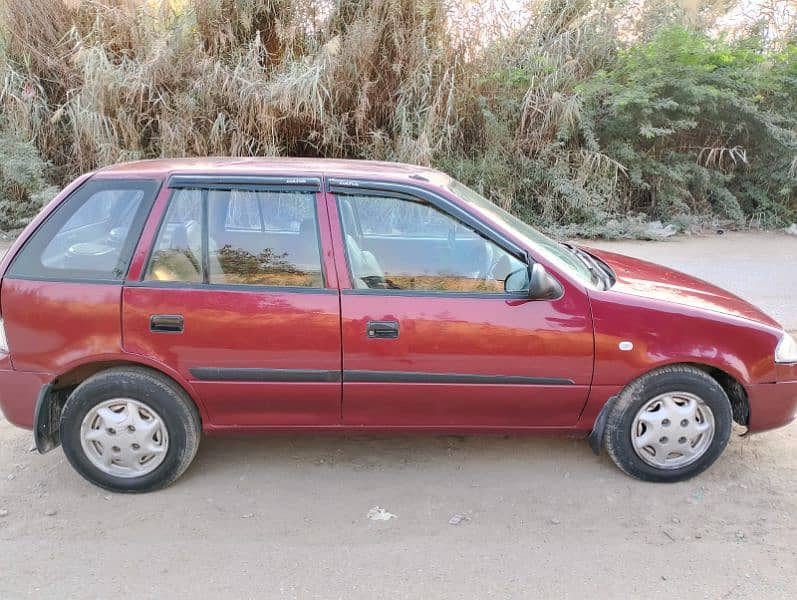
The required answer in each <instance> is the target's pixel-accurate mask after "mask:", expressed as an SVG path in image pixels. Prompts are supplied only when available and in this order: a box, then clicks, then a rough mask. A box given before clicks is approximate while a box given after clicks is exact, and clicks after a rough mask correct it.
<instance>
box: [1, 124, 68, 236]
mask: <svg viewBox="0 0 797 600" xmlns="http://www.w3.org/2000/svg"><path fill="white" fill-rule="evenodd" d="M45 168H46V164H45V163H44V162H43V161H42V160H41V158H39V154H38V152H37V150H36V147H35V146H34V145H33V144H32V143H30V142H29V141H26V140H22V139H20V138H19V137H18V136H17V135H15V134H13V133H10V132H8V131H7V130H6V129H0V229H2V230H6V231H8V230H15V229H20V228H22V227H24V226H25V225H26V224H27V222H28V221H29V220H30V219H31V218H32V217H33V216H34V215H35V214H36V213H37V212H38V211H39V209H41V207H42V206H43V205H44V204H45V203H46V202H48V201H49V200H51V199H52V198H53V197H54V196H55V194H56V193H57V189H56V188H54V187H52V186H50V185H48V184H47V183H46V181H45Z"/></svg>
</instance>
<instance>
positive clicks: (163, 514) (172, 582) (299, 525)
mask: <svg viewBox="0 0 797 600" xmlns="http://www.w3.org/2000/svg"><path fill="white" fill-rule="evenodd" d="M593 245H596V246H601V247H604V248H609V249H615V250H617V251H620V252H624V253H628V254H632V255H637V256H640V257H643V258H648V259H652V260H656V261H658V262H662V263H665V264H668V265H672V266H674V267H676V268H680V269H682V270H685V271H689V272H692V273H695V274H697V275H699V276H701V277H704V278H706V279H709V280H712V281H714V282H716V283H719V284H721V285H723V286H725V287H728V288H730V289H731V290H734V291H737V292H738V293H740V294H741V295H743V296H745V297H748V298H749V299H751V300H752V301H753V302H755V303H757V304H759V305H761V306H762V307H763V308H765V309H767V310H768V311H770V312H771V313H772V314H773V315H774V316H775V317H777V318H778V319H780V320H781V322H782V323H783V324H784V325H786V326H787V327H788V328H790V329H797V306H795V300H794V298H795V297H797V238H794V237H787V236H786V235H780V234H766V235H763V234H734V233H730V234H726V235H723V236H711V237H702V238H681V239H677V240H670V241H666V242H656V243H651V242H622V243H600V244H598V243H594V244H593ZM31 445H32V440H31V435H30V433H29V432H27V431H23V430H19V429H15V428H13V427H12V426H10V425H9V424H8V423H7V422H6V421H4V420H2V418H0V515H3V516H0V598H1V599H7V598H9V599H13V598H27V597H52V596H55V595H56V594H57V595H59V596H61V597H68V598H108V597H111V596H116V597H123V598H128V597H136V598H162V597H173V598H204V597H224V598H227V597H234V598H343V599H348V598H369V599H370V598H381V597H389V598H438V597H446V598H515V597H545V598H567V597H573V598H578V597H584V596H588V595H589V596H591V597H640V598H673V597H676V598H794V597H795V596H797V524H795V517H797V426H794V425H792V426H789V427H787V428H784V429H781V430H778V431H774V432H771V433H768V434H763V435H759V436H752V437H750V438H739V437H736V438H734V439H732V441H731V443H730V446H729V447H728V449H727V450H726V452H725V454H724V455H723V456H722V458H721V459H720V460H719V461H718V462H717V464H715V465H714V467H712V468H711V469H710V470H709V471H708V472H707V473H705V474H703V475H702V476H700V477H698V478H697V479H693V480H691V481H688V482H684V483H679V484H674V485H654V484H646V483H640V482H637V481H634V480H632V479H630V478H628V477H626V476H624V475H623V474H622V473H620V471H619V470H617V469H616V468H614V466H613V465H612V464H611V463H610V461H609V459H608V458H607V457H606V456H605V455H604V456H600V457H596V456H594V455H593V454H592V452H591V451H590V450H589V447H588V446H587V444H586V443H585V442H584V441H581V440H571V439H550V438H533V437H509V438H504V437H473V436H467V437H462V438H460V437H424V436H402V437H398V436H393V437H372V436H367V437H365V436H346V437H342V436H332V435H328V436H307V437H300V436H272V437H259V438H258V437H235V438H205V439H204V440H203V442H202V446H201V448H200V451H199V455H198V456H197V460H196V461H195V463H194V465H193V466H192V467H191V469H189V471H188V473H187V474H186V475H185V476H184V477H183V478H182V479H181V480H180V481H178V482H177V484H175V485H174V486H172V487H171V488H169V489H167V490H164V491H162V492H158V493H155V494H149V495H145V496H124V495H112V494H108V493H107V492H103V491H101V490H99V489H97V488H94V487H92V486H91V485H89V484H88V483H86V482H84V481H83V480H82V479H80V478H79V477H78V475H76V474H75V473H74V472H73V471H72V469H71V468H70V467H69V465H68V463H67V462H66V460H65V458H64V457H63V454H62V453H61V451H60V450H58V451H55V452H52V453H50V454H47V455H46V456H39V455H38V454H36V453H35V452H31V451H30V450H31ZM375 506H379V507H382V508H384V509H386V510H387V511H389V512H391V513H394V514H395V515H397V518H395V519H391V520H387V521H372V520H369V519H368V518H367V517H366V514H367V513H368V511H369V509H371V508H372V507H375ZM455 514H461V515H463V516H464V519H463V520H462V521H461V522H460V523H459V524H456V525H454V524H450V523H449V520H450V519H451V517H452V516H454V515H455Z"/></svg>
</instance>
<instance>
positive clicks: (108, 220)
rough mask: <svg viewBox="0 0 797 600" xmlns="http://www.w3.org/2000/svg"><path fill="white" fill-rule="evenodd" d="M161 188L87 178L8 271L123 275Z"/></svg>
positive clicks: (55, 275) (39, 274) (46, 275)
mask: <svg viewBox="0 0 797 600" xmlns="http://www.w3.org/2000/svg"><path fill="white" fill-rule="evenodd" d="M157 189H158V182H156V181H152V180H116V179H92V180H89V181H87V182H86V183H84V184H83V185H82V186H80V187H79V188H78V189H77V190H76V191H75V192H73V193H72V195H70V196H69V198H67V199H66V200H65V201H64V202H63V203H61V205H60V206H59V207H58V208H57V209H56V210H55V211H54V212H53V213H52V214H51V215H50V216H49V217H48V218H47V220H46V221H45V222H44V223H43V224H42V225H41V227H39V229H37V230H36V232H35V233H34V234H33V235H32V236H31V237H30V238H29V239H28V241H27V242H26V243H25V246H24V247H23V249H22V250H21V251H20V252H19V254H18V255H17V256H16V258H15V259H14V263H13V264H12V266H11V269H10V270H9V275H10V276H17V277H35V278H47V279H58V280H68V279H87V280H120V279H122V278H123V277H124V276H125V274H126V273H127V268H128V266H129V264H130V258H131V257H132V254H133V250H134V248H135V245H136V243H137V242H138V238H139V236H140V235H141V230H142V228H143V226H144V221H145V220H146V217H147V215H148V213H149V210H150V209H151V207H152V203H153V201H154V199H155V195H156V193H157Z"/></svg>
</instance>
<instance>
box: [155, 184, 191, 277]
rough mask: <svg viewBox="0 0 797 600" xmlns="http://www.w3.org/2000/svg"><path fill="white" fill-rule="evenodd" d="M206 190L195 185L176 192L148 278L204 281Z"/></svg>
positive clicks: (158, 238) (156, 247)
mask: <svg viewBox="0 0 797 600" xmlns="http://www.w3.org/2000/svg"><path fill="white" fill-rule="evenodd" d="M202 194H203V192H202V191H200V190H192V189H179V190H175V191H174V192H173V193H172V197H171V200H170V201H169V207H168V208H167V209H166V215H165V217H164V219H163V223H162V224H161V228H160V231H159V232H158V237H157V239H156V240H155V245H154V247H153V249H152V255H151V256H150V260H149V264H148V266H147V270H146V273H145V276H144V278H145V279H147V280H152V281H182V282H189V283H199V282H202V281H204V270H203V267H202V265H203V261H202V220H203V211H202V202H203V196H202Z"/></svg>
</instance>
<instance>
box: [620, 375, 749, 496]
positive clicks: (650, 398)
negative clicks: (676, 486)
mask: <svg viewBox="0 0 797 600" xmlns="http://www.w3.org/2000/svg"><path fill="white" fill-rule="evenodd" d="M732 425H733V414H732V410H731V405H730V401H729V400H728V396H727V394H726V393H725V391H724V390H723V389H722V386H720V385H719V383H717V381H716V380H715V379H713V378H712V377H711V376H710V375H708V374H707V373H705V372H704V371H701V370H700V369H697V368H695V367H691V366H685V365H683V366H682V365H679V366H671V367H664V368H661V369H657V370H656V371H652V372H650V373H647V374H646V375H643V376H642V377H640V378H639V379H637V380H635V381H633V382H632V383H630V384H629V385H628V386H627V387H626V388H625V389H624V390H623V391H622V392H621V393H620V395H619V396H618V398H617V400H616V401H615V403H614V404H613V406H612V407H611V409H610V412H609V415H608V418H607V421H606V434H605V445H606V450H607V452H608V453H609V456H611V458H612V460H614V462H615V464H617V466H618V467H620V469H621V470H622V471H624V472H625V473H627V474H628V475H631V476H632V477H636V478H638V479H643V480H645V481H659V482H674V481H683V480H684V479H689V478H690V477H694V476H695V475H697V474H698V473H701V472H702V471H704V470H705V469H707V468H708V467H709V466H711V464H712V463H714V461H715V460H717V458H719V456H720V454H722V451H723V450H724V449H725V446H727V444H728V440H729V438H730V434H731V427H732Z"/></svg>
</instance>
